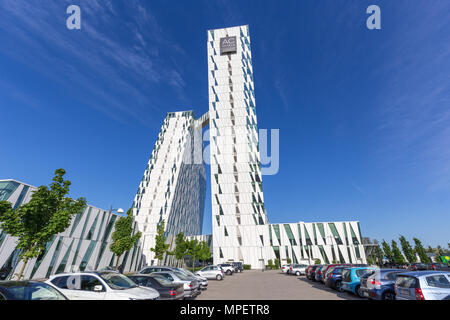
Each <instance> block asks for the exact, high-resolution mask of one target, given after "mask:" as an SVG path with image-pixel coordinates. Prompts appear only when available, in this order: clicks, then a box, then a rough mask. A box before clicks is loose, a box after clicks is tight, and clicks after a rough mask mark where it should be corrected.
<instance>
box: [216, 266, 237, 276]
mask: <svg viewBox="0 0 450 320" xmlns="http://www.w3.org/2000/svg"><path fill="white" fill-rule="evenodd" d="M218 266H219V267H221V268H222V269H223V272H225V274H226V275H227V276H230V275H232V274H233V272H234V268H233V266H232V265H231V264H229V263H221V264H218Z"/></svg>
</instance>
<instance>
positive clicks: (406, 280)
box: [396, 276, 419, 288]
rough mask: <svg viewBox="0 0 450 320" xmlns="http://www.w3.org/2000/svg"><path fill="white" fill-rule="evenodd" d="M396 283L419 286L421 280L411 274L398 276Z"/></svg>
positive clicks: (407, 286) (399, 285)
mask: <svg viewBox="0 0 450 320" xmlns="http://www.w3.org/2000/svg"><path fill="white" fill-rule="evenodd" d="M396 284H397V286H398V287H402V288H419V281H418V280H417V279H416V278H414V277H410V276H398V277H397V281H396Z"/></svg>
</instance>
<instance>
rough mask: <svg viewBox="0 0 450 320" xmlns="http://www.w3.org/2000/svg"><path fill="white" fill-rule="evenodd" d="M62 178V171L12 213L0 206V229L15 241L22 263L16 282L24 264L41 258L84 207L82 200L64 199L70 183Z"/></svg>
mask: <svg viewBox="0 0 450 320" xmlns="http://www.w3.org/2000/svg"><path fill="white" fill-rule="evenodd" d="M65 174H66V171H65V170H64V169H57V170H56V171H55V176H54V177H53V179H52V181H53V182H52V183H51V184H50V188H49V187H47V186H40V187H39V188H38V189H37V190H36V191H34V192H33V194H32V196H31V200H30V201H29V202H28V203H26V204H24V205H22V206H20V207H19V208H17V209H16V210H13V208H12V207H11V204H10V203H9V202H6V201H1V202H0V227H1V228H2V229H3V230H4V231H5V232H6V233H8V234H9V235H11V236H13V237H17V238H18V242H17V246H16V248H17V249H19V250H21V253H20V256H19V258H20V259H21V260H24V264H23V266H22V270H21V271H20V273H19V279H20V278H21V277H22V273H23V270H24V269H25V266H26V264H27V262H28V260H30V259H33V258H36V257H38V256H39V255H41V254H43V253H44V251H45V245H46V244H47V242H49V241H50V240H51V239H52V237H53V236H55V235H57V234H58V233H61V232H63V231H65V230H66V229H67V228H68V227H69V226H70V223H71V221H72V217H73V216H74V215H76V214H78V213H81V211H82V210H83V208H84V207H85V206H86V200H85V199H84V198H79V199H77V200H73V199H72V198H70V197H67V195H68V194H69V188H70V185H71V182H70V181H69V180H64V175H65Z"/></svg>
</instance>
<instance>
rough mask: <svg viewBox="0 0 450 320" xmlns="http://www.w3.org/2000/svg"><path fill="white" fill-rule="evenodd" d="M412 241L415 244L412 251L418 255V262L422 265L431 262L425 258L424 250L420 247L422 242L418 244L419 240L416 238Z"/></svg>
mask: <svg viewBox="0 0 450 320" xmlns="http://www.w3.org/2000/svg"><path fill="white" fill-rule="evenodd" d="M413 241H414V243H415V247H414V249H415V250H416V252H417V254H418V255H419V258H420V261H421V262H422V263H430V262H431V260H430V258H429V257H428V256H427V252H426V250H425V249H424V247H423V246H422V242H420V240H419V239H417V238H413Z"/></svg>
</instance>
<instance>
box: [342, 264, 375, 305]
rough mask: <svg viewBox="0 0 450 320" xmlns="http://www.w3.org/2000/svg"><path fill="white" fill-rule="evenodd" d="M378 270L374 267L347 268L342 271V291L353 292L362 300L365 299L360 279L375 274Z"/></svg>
mask: <svg viewBox="0 0 450 320" xmlns="http://www.w3.org/2000/svg"><path fill="white" fill-rule="evenodd" d="M377 269H378V268H374V267H356V268H345V269H344V271H342V290H344V291H348V292H351V293H353V294H355V295H357V296H358V297H360V298H363V297H364V296H363V293H362V291H361V283H360V278H361V277H362V276H364V275H365V274H367V273H374V272H375V271H376V270H377Z"/></svg>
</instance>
